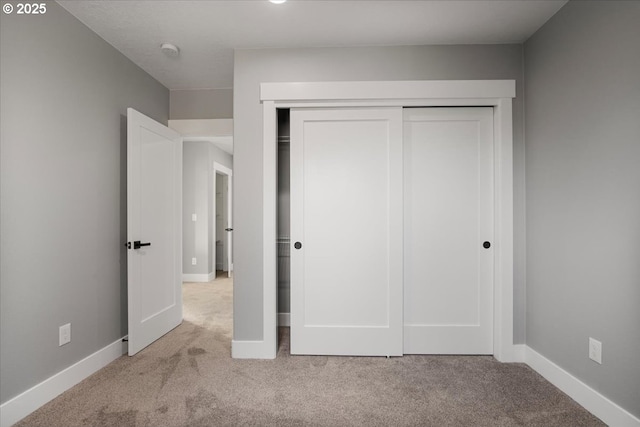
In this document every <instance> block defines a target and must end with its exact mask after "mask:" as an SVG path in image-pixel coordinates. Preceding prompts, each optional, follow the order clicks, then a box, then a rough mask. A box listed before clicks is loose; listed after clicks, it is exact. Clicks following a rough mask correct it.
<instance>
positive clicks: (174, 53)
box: [160, 43, 180, 58]
mask: <svg viewBox="0 0 640 427" xmlns="http://www.w3.org/2000/svg"><path fill="white" fill-rule="evenodd" d="M160 49H161V50H162V52H163V53H164V54H165V55H167V56H168V57H169V58H177V57H178V56H180V48H178V46H176V45H174V44H171V43H162V45H161V46H160Z"/></svg>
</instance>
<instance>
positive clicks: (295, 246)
mask: <svg viewBox="0 0 640 427" xmlns="http://www.w3.org/2000/svg"><path fill="white" fill-rule="evenodd" d="M293 247H294V248H296V249H300V248H301V247H302V243H300V242H295V243H294V244H293Z"/></svg>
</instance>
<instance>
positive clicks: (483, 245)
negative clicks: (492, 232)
mask: <svg viewBox="0 0 640 427" xmlns="http://www.w3.org/2000/svg"><path fill="white" fill-rule="evenodd" d="M482 247H483V248H485V249H489V248H490V247H491V243H490V242H484V243H483V244H482Z"/></svg>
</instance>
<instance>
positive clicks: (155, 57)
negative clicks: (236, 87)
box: [58, 0, 566, 90]
mask: <svg viewBox="0 0 640 427" xmlns="http://www.w3.org/2000/svg"><path fill="white" fill-rule="evenodd" d="M58 3H60V4H61V5H62V6H63V7H64V8H65V9H67V10H68V11H69V12H71V13H72V14H73V15H75V16H76V17H77V18H78V19H80V21H82V22H83V23H84V24H85V25H87V26H88V27H89V28H91V29H92V30H93V31H95V32H96V33H97V34H98V35H100V36H101V37H102V38H103V39H105V40H106V41H107V42H109V43H110V44H112V45H113V46H114V47H115V48H116V49H118V50H119V51H120V52H122V53H123V54H124V55H126V56H127V57H128V58H129V59H131V60H132V61H133V62H135V63H136V64H138V65H139V66H140V67H141V68H142V69H144V70H145V71H146V72H148V73H149V74H151V75H152V76H153V77H155V78H156V79H157V80H158V81H160V82H161V83H162V84H163V85H165V86H166V87H167V88H169V89H171V90H176V89H205V88H231V87H233V51H234V49H247V48H271V47H331V46H378V45H380V46H392V45H424V44H490V43H521V42H523V41H525V40H526V39H527V38H528V37H529V36H531V35H532V34H533V33H534V32H535V31H536V30H537V29H538V28H540V27H541V26H542V24H544V23H545V22H546V21H547V20H548V19H549V18H550V17H551V16H553V15H554V14H555V13H556V12H557V11H558V10H559V9H560V8H561V7H562V6H563V5H564V4H565V3H566V0H545V1H542V0H491V1H487V0H470V1H456V0H446V1H435V0H434V1H415V0H414V1H404V0H389V1H382V0H374V1H368V0H324V1H316V0H289V1H288V2H287V3H284V4H281V5H275V4H271V3H269V2H268V1H266V0H209V1H204V0H201V1H186V0H175V1H153V2H152V1H136V0H125V1H116V0H110V1H106V0H101V1H95V0H91V1H87V0H84V1H77V0H71V1H69V0H59V1H58ZM163 42H170V43H173V44H175V45H177V46H179V47H180V49H181V54H180V56H179V57H178V58H169V57H167V56H165V55H164V54H163V53H162V52H161V51H160V44H161V43H163Z"/></svg>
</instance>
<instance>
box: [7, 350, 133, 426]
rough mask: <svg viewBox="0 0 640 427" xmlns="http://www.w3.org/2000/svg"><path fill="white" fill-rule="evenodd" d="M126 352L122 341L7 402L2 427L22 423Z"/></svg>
mask: <svg viewBox="0 0 640 427" xmlns="http://www.w3.org/2000/svg"><path fill="white" fill-rule="evenodd" d="M126 352H127V343H126V342H123V341H122V338H121V339H119V340H117V341H115V342H113V343H111V344H109V345H108V346H106V347H104V348H102V349H100V350H98V351H96V352H95V353H93V354H92V355H90V356H87V357H85V358H84V359H82V360H80V361H79V362H76V363H74V364H73V365H71V366H69V367H68V368H66V369H64V370H62V371H60V372H58V373H57V374H55V375H53V376H52V377H49V378H47V379H46V380H44V381H42V382H41V383H40V384H37V385H35V386H33V387H31V388H30V389H29V390H27V391H25V392H23V393H22V394H19V395H18V396H16V397H14V398H13V399H11V400H8V401H7V402H5V403H3V404H2V405H0V426H1V427H9V426H10V425H12V424H14V423H16V422H18V421H20V420H21V419H23V418H24V417H26V416H27V415H29V414H30V413H32V412H33V411H35V410H36V409H38V408H39V407H41V406H42V405H44V404H45V403H47V402H49V401H51V400H53V399H54V398H55V397H57V396H58V395H60V394H62V393H63V392H65V391H67V390H69V389H70V388H71V387H73V386H74V385H76V384H78V383H79V382H80V381H82V380H84V379H85V378H87V377H88V376H89V375H91V374H93V373H94V372H96V371H98V370H100V369H102V368H104V367H105V366H107V365H108V364H109V363H111V362H113V361H114V360H116V359H117V358H119V357H120V356H122V355H123V354H125V353H126Z"/></svg>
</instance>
